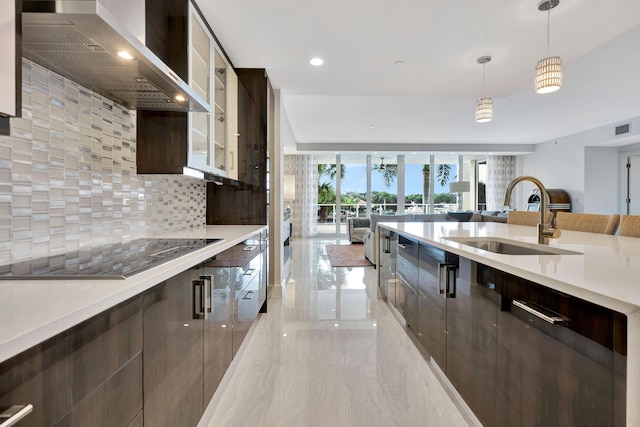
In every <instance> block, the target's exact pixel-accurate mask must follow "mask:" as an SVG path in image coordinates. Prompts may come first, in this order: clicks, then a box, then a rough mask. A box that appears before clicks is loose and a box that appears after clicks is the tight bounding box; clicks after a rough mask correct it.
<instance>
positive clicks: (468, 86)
mask: <svg viewBox="0 0 640 427" xmlns="http://www.w3.org/2000/svg"><path fill="white" fill-rule="evenodd" d="M198 4H199V6H200V8H201V9H202V11H203V13H204V14H205V16H206V18H207V20H208V21H209V23H210V24H211V26H212V28H213V29H214V31H215V33H216V36H217V37H218V39H219V40H220V42H221V44H222V45H223V47H224V49H225V50H226V51H227V53H228V55H229V57H230V58H231V60H232V62H233V64H234V65H235V66H236V67H239V68H253V67H255V68H266V70H267V73H268V74H269V78H270V80H271V83H272V85H273V87H274V88H276V89H280V90H281V94H282V100H283V105H284V108H285V110H286V116H287V117H288V120H289V123H290V125H291V129H292V133H293V138H289V139H291V140H292V141H293V140H294V142H297V143H298V145H297V148H298V149H299V150H302V149H308V150H322V149H323V148H324V149H327V150H332V151H333V150H336V149H337V147H341V148H344V149H351V150H358V151H360V148H361V149H362V151H370V149H371V147H384V146H387V147H389V148H392V147H398V148H399V149H401V147H406V149H410V150H415V149H416V147H417V148H422V149H424V150H429V149H430V146H428V145H425V144H438V145H437V147H438V149H440V150H441V151H442V150H447V151H448V150H451V149H454V148H452V147H456V146H457V147H466V148H467V149H468V148H469V145H477V146H478V148H479V149H480V148H481V149H485V148H486V149H488V147H489V146H493V145H495V144H511V146H510V148H513V144H535V143H538V142H542V141H547V140H550V139H554V138H558V137H561V136H564V135H569V134H573V133H577V132H581V131H584V130H587V129H592V128H596V127H600V126H603V125H607V124H611V123H615V122H619V121H623V120H627V119H630V118H633V117H637V116H640V78H639V77H640V1H638V0H607V1H603V0H560V5H559V6H558V7H556V8H555V9H553V10H552V11H551V27H550V28H551V43H550V53H551V55H559V56H561V57H562V59H563V62H564V75H565V77H564V85H563V87H562V88H561V89H560V91H558V92H555V93H552V94H547V95H537V94H535V93H534V91H533V69H534V67H535V64H536V62H537V60H539V59H541V58H543V57H545V56H547V46H546V45H547V40H546V35H547V14H546V12H540V11H538V9H537V4H538V0H484V1H478V0H457V1H443V0H398V1H395V2H390V1H388V0H384V1H383V0H323V1H317V2H309V1H299V0H269V1H264V0H241V1H232V0H201V1H199V2H198ZM482 55H491V56H492V61H491V62H490V63H488V64H487V66H486V96H488V97H492V98H493V99H494V120H493V121H492V122H490V123H485V124H478V123H475V121H474V120H473V114H474V104H475V99H476V98H478V97H480V96H481V95H482V66H481V65H479V64H478V63H477V62H476V60H477V58H478V57H480V56H482ZM315 56H319V57H322V58H323V59H324V61H325V64H324V65H323V66H321V67H313V66H311V65H310V64H309V60H310V59H311V58H312V57H315ZM396 61H403V63H402V64H400V65H395V64H394V63H395V62H396ZM370 125H374V127H371V126H370ZM378 144H380V145H378ZM394 144H395V145H394ZM459 144H465V145H459ZM481 144H485V145H481ZM487 144H489V145H487ZM505 147H506V145H505ZM485 151H486V150H485ZM506 151H508V150H506Z"/></svg>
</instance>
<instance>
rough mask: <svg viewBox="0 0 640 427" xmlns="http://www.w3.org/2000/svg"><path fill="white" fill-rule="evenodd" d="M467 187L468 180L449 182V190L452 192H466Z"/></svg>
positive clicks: (468, 187) (467, 190)
mask: <svg viewBox="0 0 640 427" xmlns="http://www.w3.org/2000/svg"><path fill="white" fill-rule="evenodd" d="M469 189H470V186H469V181H458V182H452V183H450V184H449V191H450V192H452V193H468V192H469Z"/></svg>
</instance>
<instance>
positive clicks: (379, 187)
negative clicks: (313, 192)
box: [323, 164, 458, 195]
mask: <svg viewBox="0 0 640 427" xmlns="http://www.w3.org/2000/svg"><path fill="white" fill-rule="evenodd" d="M405 169H406V177H407V178H406V180H405V190H406V191H405V194H406V195H409V194H422V165H419V164H408V165H405ZM457 169H458V167H457V165H455V164H453V165H451V175H450V178H449V180H450V181H451V182H453V181H455V180H456V179H455V176H456V174H457ZM325 179H326V178H323V180H325ZM396 186H397V182H394V183H393V184H392V185H391V187H390V188H388V189H387V188H386V187H385V186H384V183H383V182H382V175H381V174H380V173H379V172H378V171H373V172H372V173H371V189H372V190H373V191H387V192H389V193H391V194H395V193H396V188H397V187H396ZM366 189H367V167H366V165H353V164H348V165H346V172H345V174H344V179H343V180H342V184H341V191H342V193H346V192H349V191H356V192H358V193H363V192H365V191H366ZM448 192H449V185H448V184H447V185H446V186H444V187H441V186H440V184H439V183H437V182H436V183H435V193H436V194H438V193H448Z"/></svg>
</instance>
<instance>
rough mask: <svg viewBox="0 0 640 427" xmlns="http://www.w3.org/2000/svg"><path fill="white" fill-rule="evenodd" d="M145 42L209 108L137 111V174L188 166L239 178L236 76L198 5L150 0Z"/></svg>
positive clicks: (173, 171)
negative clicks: (205, 110)
mask: <svg viewBox="0 0 640 427" xmlns="http://www.w3.org/2000/svg"><path fill="white" fill-rule="evenodd" d="M146 44H147V47H149V49H150V50H151V51H152V52H153V53H155V54H156V55H157V56H158V57H159V58H160V59H162V60H163V61H164V62H165V63H166V64H167V65H168V66H169V67H170V68H171V69H172V70H173V71H174V72H175V73H176V74H177V75H178V76H179V77H180V78H181V79H182V80H184V81H185V82H187V83H189V85H190V87H191V88H192V89H193V90H194V92H195V93H197V94H198V95H199V96H200V97H201V98H202V100H203V102H204V103H205V104H206V106H207V107H208V108H209V110H210V111H209V112H192V113H182V112H162V111H138V116H137V128H136V130H137V138H136V165H137V171H138V173H139V174H182V173H183V169H184V168H185V167H189V168H191V169H195V170H199V171H202V172H206V173H209V174H215V175H221V176H225V177H231V178H235V177H236V172H237V171H236V167H237V165H236V158H237V153H235V138H236V134H237V105H236V99H237V87H236V75H235V73H234V71H233V68H232V67H231V65H230V63H229V61H228V59H227V58H226V56H225V54H224V51H223V50H222V49H221V48H219V47H218V45H217V40H216V39H215V37H214V36H213V34H212V31H211V29H210V27H209V26H208V24H207V23H206V21H205V20H204V18H203V17H202V14H201V13H200V11H199V9H198V7H197V6H196V5H195V3H194V2H191V1H189V0H179V1H175V0H173V1H170V0H146Z"/></svg>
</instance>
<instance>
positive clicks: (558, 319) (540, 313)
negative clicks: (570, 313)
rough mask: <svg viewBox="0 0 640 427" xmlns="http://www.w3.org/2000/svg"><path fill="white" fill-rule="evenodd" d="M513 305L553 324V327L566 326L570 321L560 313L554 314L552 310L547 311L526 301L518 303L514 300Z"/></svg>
mask: <svg viewBox="0 0 640 427" xmlns="http://www.w3.org/2000/svg"><path fill="white" fill-rule="evenodd" d="M513 305H515V306H516V307H518V308H521V309H522V310H524V311H526V312H527V313H529V314H531V315H533V316H535V317H537V318H538V319H542V320H544V321H545V322H547V323H551V324H552V325H564V324H566V323H567V322H569V321H570V319H569V318H568V317H564V316H562V315H560V314H558V313H554V312H552V311H551V310H548V309H545V308H544V307H542V306H539V305H537V304H532V303H529V304H528V303H526V302H524V301H518V300H516V299H514V300H513ZM545 312H546V313H545Z"/></svg>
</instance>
